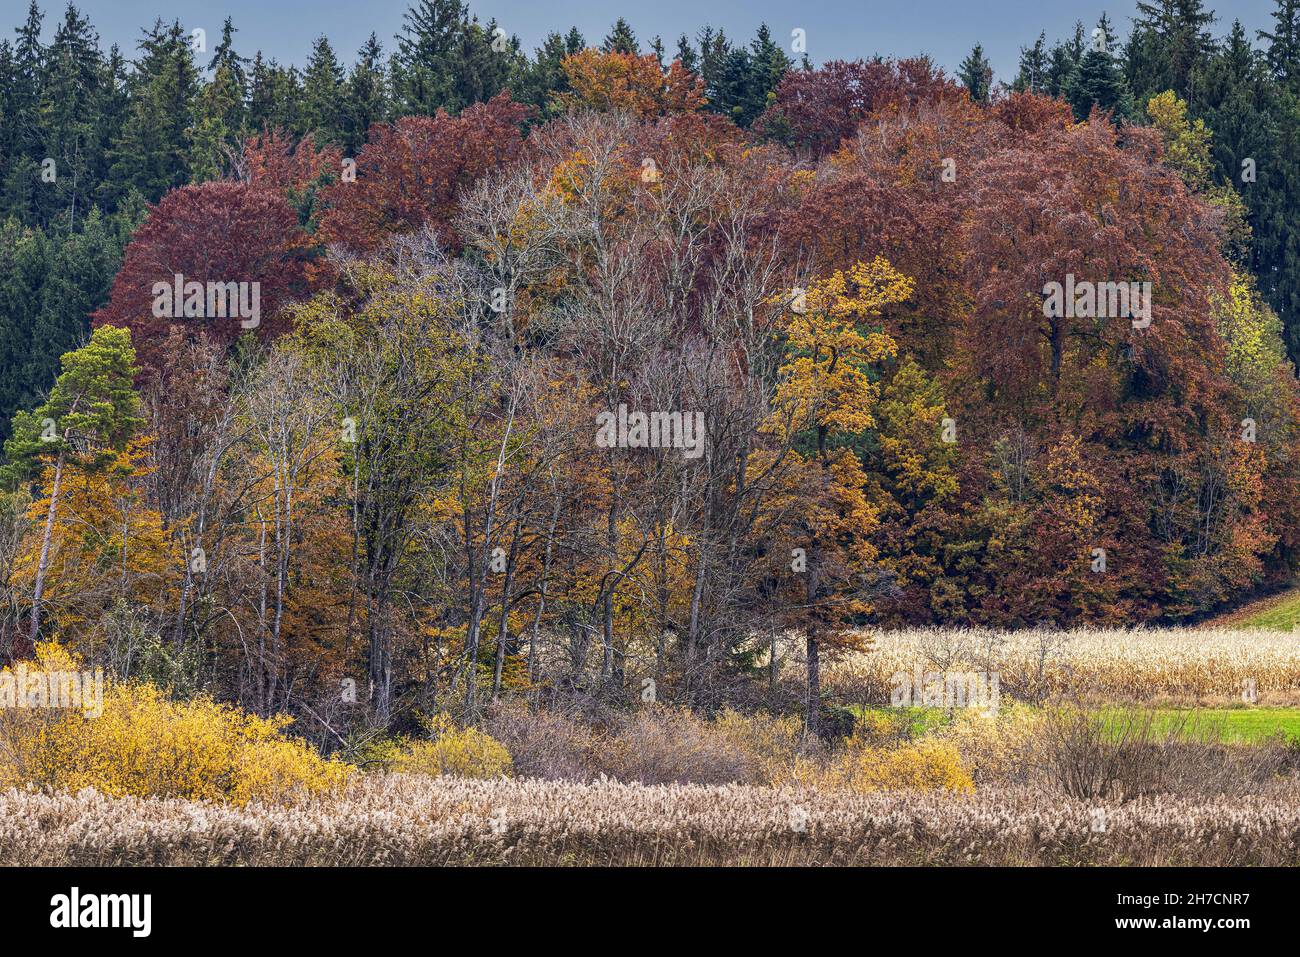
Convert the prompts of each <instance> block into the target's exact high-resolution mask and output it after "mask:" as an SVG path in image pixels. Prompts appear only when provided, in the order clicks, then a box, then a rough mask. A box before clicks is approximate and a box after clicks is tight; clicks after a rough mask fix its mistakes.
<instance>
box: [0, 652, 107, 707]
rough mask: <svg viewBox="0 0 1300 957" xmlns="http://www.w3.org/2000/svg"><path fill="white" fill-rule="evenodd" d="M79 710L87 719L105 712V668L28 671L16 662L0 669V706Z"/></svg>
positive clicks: (24, 666)
mask: <svg viewBox="0 0 1300 957" xmlns="http://www.w3.org/2000/svg"><path fill="white" fill-rule="evenodd" d="M6 708H38V709H42V710H45V709H63V710H69V711H71V710H74V709H75V710H80V711H81V713H82V714H84V715H85V716H86V717H87V718H98V717H99V716H100V715H101V714H103V713H104V669H103V668H96V669H95V670H94V671H29V670H28V669H27V665H25V664H21V663H20V664H18V665H17V666H15V667H14V669H13V670H12V671H10V670H8V669H6V670H4V671H0V709H6Z"/></svg>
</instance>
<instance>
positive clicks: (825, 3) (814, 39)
mask: <svg viewBox="0 0 1300 957" xmlns="http://www.w3.org/2000/svg"><path fill="white" fill-rule="evenodd" d="M77 5H78V7H79V8H80V9H81V10H82V11H83V12H84V13H86V14H87V15H89V17H90V19H91V21H92V23H94V25H95V27H96V28H97V29H98V30H99V34H100V37H101V38H102V39H103V40H104V42H105V45H107V44H108V43H114V42H115V43H118V44H120V45H121V46H122V48H123V50H124V51H127V52H128V54H133V51H134V49H135V44H136V42H137V40H138V39H139V36H140V28H141V27H143V26H146V25H147V24H150V23H152V22H153V20H154V18H155V17H162V18H164V19H165V20H171V19H174V18H179V19H180V20H181V22H182V23H183V24H185V26H186V27H187V28H193V27H202V28H204V29H205V30H207V32H208V36H209V39H210V42H215V40H216V38H217V37H218V36H219V34H220V31H221V23H222V21H223V20H224V18H225V17H226V16H227V15H229V16H231V17H233V18H234V23H235V26H236V27H238V28H239V33H238V34H237V35H236V39H237V41H238V44H237V48H238V49H239V51H240V52H241V53H243V54H245V55H248V56H251V55H252V54H253V53H254V51H256V50H258V49H261V50H262V51H264V53H266V54H267V55H268V56H274V57H276V58H277V59H279V60H280V61H281V62H293V63H298V64H302V63H304V62H305V61H306V58H307V55H308V53H309V52H310V50H311V44H312V41H313V40H314V39H315V38H316V37H317V36H318V35H319V34H321V33H324V34H326V35H327V36H328V37H329V38H330V42H331V43H332V44H333V45H334V48H335V51H336V52H337V53H338V54H339V56H340V58H342V59H344V60H346V61H347V62H349V63H350V62H351V61H352V58H353V56H354V55H355V53H356V50H357V48H359V47H360V46H361V44H362V42H364V40H365V38H366V37H367V36H368V35H369V34H370V32H371V31H374V32H375V33H377V34H378V35H379V38H380V40H381V41H383V43H384V47H385V50H391V49H392V46H393V43H392V37H393V35H394V34H395V33H396V32H397V31H398V30H399V29H400V27H401V23H402V14H403V13H404V12H405V10H406V8H407V6H408V2H407V0H166V2H163V0H78V3H77ZM1209 5H1210V6H1211V7H1212V8H1213V9H1215V11H1216V12H1217V14H1218V16H1219V22H1218V23H1216V24H1215V26H1214V32H1215V35H1216V36H1221V35H1222V34H1224V33H1226V32H1227V30H1228V27H1229V25H1230V24H1231V22H1232V20H1233V19H1234V18H1237V19H1240V20H1241V21H1242V23H1243V24H1244V25H1245V26H1246V28H1247V30H1248V31H1249V32H1250V35H1251V36H1252V37H1253V36H1254V32H1255V31H1256V30H1259V29H1267V28H1268V27H1269V26H1270V25H1271V22H1272V21H1271V19H1270V17H1269V13H1270V11H1271V10H1272V9H1273V7H1274V3H1273V0H1219V2H1218V3H1215V2H1214V0H1209ZM42 6H43V7H45V9H46V10H47V13H46V23H45V25H46V30H47V33H51V34H52V32H53V28H54V23H55V21H56V20H57V19H58V18H59V17H61V16H62V12H63V4H62V0H46V2H45V3H43V4H42ZM3 7H4V10H5V12H6V13H5V16H4V18H3V19H4V20H5V21H8V23H7V27H6V29H5V32H6V33H8V32H9V28H12V27H13V26H17V24H18V22H19V20H20V19H21V18H22V17H23V15H24V11H25V10H26V0H4V4H3ZM470 9H471V10H472V11H473V12H474V13H476V14H477V15H478V17H479V19H480V20H488V19H489V18H492V17H495V18H496V19H497V21H498V22H499V23H500V24H501V26H502V27H503V28H504V29H505V30H507V31H508V32H510V33H514V34H518V36H519V38H520V39H521V40H522V41H523V43H524V46H525V48H526V49H528V50H529V51H530V52H531V51H532V49H533V48H534V47H536V46H537V45H538V44H539V43H540V41H541V40H542V38H543V37H544V36H545V35H546V34H547V33H548V32H549V31H551V30H561V31H563V30H567V29H568V28H569V27H570V26H577V27H578V28H579V29H580V30H582V32H583V33H584V35H585V36H586V37H587V40H588V42H598V41H599V40H600V39H601V38H602V37H604V35H605V33H606V32H608V30H609V26H610V24H611V23H612V22H613V21H614V20H615V19H616V18H617V17H618V16H619V15H622V16H624V17H626V18H627V20H628V21H629V22H630V23H631V24H632V28H633V29H634V30H635V31H636V34H637V37H638V38H640V39H642V40H643V41H647V42H648V41H649V40H650V38H652V37H653V36H654V35H655V34H659V35H661V36H663V38H664V41H665V43H666V44H667V45H668V47H669V49H672V48H673V47H675V46H676V37H677V36H678V35H679V34H680V33H683V32H686V33H689V34H691V35H692V36H693V35H694V34H695V32H696V31H697V30H698V29H699V28H700V27H701V26H703V25H704V24H705V23H711V24H713V25H714V26H718V27H722V28H723V29H725V30H726V32H727V34H728V35H729V36H733V37H741V38H744V39H745V40H746V41H748V40H749V39H750V38H751V37H752V36H753V34H754V31H755V29H756V28H757V27H758V25H759V23H762V22H766V23H767V24H768V25H769V26H770V27H771V29H772V32H773V34H774V35H775V36H776V37H778V38H779V39H783V40H784V42H785V43H786V45H787V48H788V45H789V40H790V31H791V30H792V29H794V28H796V27H798V28H802V29H803V30H805V31H806V32H807V37H808V53H809V55H810V56H811V57H812V58H813V59H814V60H815V61H817V62H821V61H824V60H830V59H837V58H840V59H851V58H854V57H858V56H870V55H872V54H874V53H880V54H883V55H889V56H909V55H914V54H917V53H922V52H924V53H929V54H930V55H931V56H932V57H933V58H934V59H935V60H937V61H938V62H939V63H940V64H941V65H943V66H944V67H945V68H947V69H948V70H950V71H951V70H952V69H954V68H955V67H956V65H957V63H959V62H960V61H961V59H962V57H963V56H965V55H966V53H967V52H968V51H969V50H970V48H971V46H973V45H974V44H975V43H976V42H979V43H982V44H983V45H984V49H985V51H986V52H987V53H988V55H989V58H990V60H991V61H992V63H993V68H994V71H995V72H996V74H997V75H998V77H999V78H1003V79H1008V78H1009V77H1010V75H1012V74H1014V72H1015V68H1016V61H1017V57H1018V55H1019V50H1020V47H1021V46H1023V45H1026V44H1029V43H1031V42H1032V41H1033V39H1034V38H1035V37H1037V35H1038V32H1039V31H1040V30H1046V31H1047V36H1048V40H1049V41H1050V40H1052V39H1053V38H1054V37H1058V36H1064V35H1066V34H1067V33H1068V32H1069V31H1070V30H1072V29H1073V25H1074V21H1075V20H1083V22H1084V23H1085V25H1087V26H1088V28H1089V29H1091V27H1092V25H1093V24H1094V23H1095V22H1096V20H1097V18H1098V16H1099V15H1100V14H1101V12H1102V11H1103V10H1104V11H1106V12H1107V13H1108V14H1109V15H1110V17H1111V20H1112V22H1114V23H1115V24H1116V26H1117V27H1118V28H1119V32H1120V35H1121V36H1126V35H1127V34H1128V29H1129V21H1130V18H1131V17H1132V16H1133V13H1134V11H1135V10H1136V3H1135V2H1134V0H1111V2H1109V3H1106V2H1091V0H808V2H792V0H709V2H700V0H639V2H632V0H628V2H618V0H614V2H610V0H551V2H547V3H538V2H537V0H470Z"/></svg>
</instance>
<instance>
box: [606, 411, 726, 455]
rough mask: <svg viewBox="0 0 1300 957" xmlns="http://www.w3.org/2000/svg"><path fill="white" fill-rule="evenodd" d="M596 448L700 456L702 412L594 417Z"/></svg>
mask: <svg viewBox="0 0 1300 957" xmlns="http://www.w3.org/2000/svg"><path fill="white" fill-rule="evenodd" d="M596 446H597V447H598V448H602V449H681V450H682V455H683V456H684V457H685V458H688V459H697V458H699V457H700V456H701V455H703V454H704V413H703V412H650V413H646V412H628V410H627V406H626V405H619V407H618V413H617V414H615V413H613V412H601V413H600V414H599V415H597V416H596Z"/></svg>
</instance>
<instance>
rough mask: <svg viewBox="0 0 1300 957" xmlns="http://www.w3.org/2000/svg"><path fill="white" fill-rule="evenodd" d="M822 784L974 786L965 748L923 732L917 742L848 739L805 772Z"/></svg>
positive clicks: (894, 787)
mask: <svg viewBox="0 0 1300 957" xmlns="http://www.w3.org/2000/svg"><path fill="white" fill-rule="evenodd" d="M805 777H806V778H807V777H811V778H812V780H808V781H807V782H806V783H809V784H813V785H815V786H817V787H821V788H831V789H834V788H843V789H846V790H849V791H854V792H858V793H865V792H868V791H894V790H907V791H934V790H943V791H956V792H962V793H967V792H971V791H974V790H975V782H974V780H973V779H972V778H971V775H970V771H968V770H967V769H966V767H965V765H964V764H963V763H962V759H961V753H960V752H959V751H958V750H957V748H956V746H955V745H953V744H952V743H950V742H947V741H942V740H939V739H938V738H934V737H925V738H922V739H920V740H919V741H916V742H914V743H893V744H885V745H882V744H878V743H876V741H875V740H874V738H873V737H872V736H871V735H869V734H862V733H859V734H855V735H854V736H853V737H851V738H848V739H847V740H846V741H845V744H844V748H843V750H841V751H839V752H837V753H836V754H835V755H834V756H833V757H832V758H831V760H830V761H829V762H828V764H827V765H826V767H825V769H824V770H821V771H820V772H811V773H809V772H805Z"/></svg>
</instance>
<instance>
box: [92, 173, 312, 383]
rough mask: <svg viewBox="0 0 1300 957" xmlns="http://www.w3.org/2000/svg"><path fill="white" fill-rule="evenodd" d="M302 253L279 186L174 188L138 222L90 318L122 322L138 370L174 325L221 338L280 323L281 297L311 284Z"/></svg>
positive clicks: (262, 331)
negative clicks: (106, 295) (109, 288)
mask: <svg viewBox="0 0 1300 957" xmlns="http://www.w3.org/2000/svg"><path fill="white" fill-rule="evenodd" d="M304 255H305V248H304V234H303V232H302V230H301V229H300V228H299V226H298V218H297V216H296V215H295V214H294V212H293V210H292V209H291V208H290V206H289V204H288V202H287V201H286V200H285V199H284V197H283V196H281V195H279V194H278V193H276V192H273V191H271V190H267V189H262V188H259V187H254V186H251V185H248V184H244V183H224V182H214V183H203V184H201V185H198V186H185V187H182V188H180V189H175V190H172V191H171V192H169V193H168V194H167V195H165V196H164V197H163V198H162V199H161V200H160V201H159V202H158V205H156V206H153V207H151V208H150V210H149V216H148V219H146V220H145V222H144V224H143V225H142V226H141V227H140V228H139V229H138V230H136V232H135V235H134V236H133V237H132V239H131V242H130V244H129V245H128V246H127V249H126V254H125V256H124V258H123V262H122V268H121V270H120V271H119V272H118V274H117V278H116V279H115V280H114V282H113V290H112V293H111V295H110V297H109V301H108V303H107V304H106V305H105V306H104V307H103V308H102V309H100V310H99V311H97V312H96V313H95V314H94V325H96V326H101V325H114V326H123V327H125V328H127V329H130V330H131V340H132V343H133V344H134V345H135V348H136V352H137V355H138V357H139V362H140V364H141V366H142V367H144V369H145V371H146V372H148V371H149V370H150V369H156V368H157V363H158V358H159V355H160V352H161V349H162V345H163V342H164V341H165V340H166V338H167V336H168V334H169V332H170V330H171V329H172V328H173V327H175V326H180V327H182V328H185V329H190V330H192V331H193V333H194V334H195V335H197V334H198V333H199V332H203V333H205V334H206V335H208V336H209V337H211V338H212V339H213V340H215V341H216V342H219V343H226V344H228V343H230V342H232V341H233V340H234V339H236V338H238V337H239V336H240V335H241V334H242V333H244V332H245V331H251V332H252V333H253V334H255V335H257V336H258V337H259V338H270V337H274V336H275V335H277V334H279V333H280V332H283V331H284V330H285V328H286V323H285V321H284V319H283V317H282V316H281V308H282V307H283V305H284V304H285V303H287V302H289V301H291V300H292V299H294V298H295V297H299V296H302V295H305V294H306V293H307V292H308V291H309V290H308V287H307V283H306V280H305V278H304V272H303V259H304ZM178 277H179V278H178ZM178 291H179V295H178V294H177V293H178Z"/></svg>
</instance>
